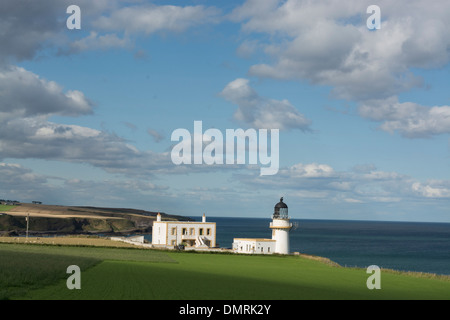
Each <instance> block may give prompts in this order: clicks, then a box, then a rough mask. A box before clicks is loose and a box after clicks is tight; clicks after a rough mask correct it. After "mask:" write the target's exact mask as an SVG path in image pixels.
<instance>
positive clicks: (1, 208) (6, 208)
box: [0, 204, 14, 212]
mask: <svg viewBox="0 0 450 320" xmlns="http://www.w3.org/2000/svg"><path fill="white" fill-rule="evenodd" d="M13 208H14V206H7V205H5V204H0V212H8V211H9V210H11V209H13Z"/></svg>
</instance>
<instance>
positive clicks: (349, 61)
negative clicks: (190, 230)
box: [0, 0, 450, 222]
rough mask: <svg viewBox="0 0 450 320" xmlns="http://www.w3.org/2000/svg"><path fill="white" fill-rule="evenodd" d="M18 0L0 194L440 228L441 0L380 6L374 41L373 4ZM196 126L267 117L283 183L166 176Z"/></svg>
mask: <svg viewBox="0 0 450 320" xmlns="http://www.w3.org/2000/svg"><path fill="white" fill-rule="evenodd" d="M21 2H22V1H4V2H2V4H1V5H0V9H2V10H0V11H1V14H0V21H3V24H4V26H5V27H4V29H3V31H4V32H3V33H2V34H1V35H0V40H1V42H2V43H4V44H5V45H4V46H2V48H0V90H1V91H0V92H2V94H0V125H1V127H0V176H1V177H2V178H1V181H2V183H1V185H0V198H7V199H14V200H15V199H17V200H20V201H24V202H31V201H33V200H40V201H43V202H44V203H47V204H64V205H82V206H84V205H92V206H104V207H131V208H140V209H146V210H152V211H162V212H166V213H173V214H182V215H190V216H198V215H201V214H202V213H203V212H206V213H207V214H208V215H210V216H245V217H268V216H270V214H271V213H272V211H273V206H274V204H275V203H276V202H278V200H279V198H280V197H281V196H284V198H285V202H286V203H287V204H288V205H289V209H290V214H291V215H292V217H294V218H305V219H358V220H393V221H430V222H434V221H438V222H450V212H449V209H448V208H449V204H450V170H449V169H450V137H449V133H450V107H449V106H450V94H449V92H450V91H449V90H448V83H449V81H448V80H449V76H450V75H449V71H450V68H449V61H450V55H449V54H450V53H449V52H448V50H447V49H446V48H448V47H449V46H450V36H449V35H448V32H447V29H446V28H445V26H446V22H447V17H446V15H445V12H448V10H445V9H446V8H445V7H446V6H449V4H447V3H445V2H443V3H439V5H438V4H436V3H433V4H429V3H427V2H426V1H420V0H416V1H396V2H395V3H392V2H391V1H378V3H377V5H378V6H379V7H380V9H381V21H382V24H381V29H380V30H376V31H369V30H368V29H367V27H366V19H367V18H368V16H369V15H368V14H367V13H366V8H367V7H368V6H369V5H371V4H373V3H369V2H368V1H356V0H355V1H344V2H342V1H332V0H326V1H315V2H308V1H302V0H287V1H277V0H258V1H255V0H247V1H244V0H243V1H229V2H226V3H221V2H213V1H173V2H167V1H159V2H158V1H143V0H142V1H141V0H135V1H119V0H111V1H95V2H94V3H92V2H91V1H84V0H78V1H75V0H73V1H56V0H46V1H40V2H39V3H32V4H29V3H28V4H27V5H25V6H24V5H23V4H22V5H21ZM70 4H76V5H78V6H79V7H80V8H81V21H82V25H81V26H82V27H81V30H68V29H67V28H66V19H67V17H68V16H69V15H68V14H66V8H67V6H69V5H70ZM447 9H450V8H447ZM280 108H281V109H280ZM280 110H282V111H280ZM268 119H270V120H271V121H268ZM196 120H201V121H203V129H204V130H206V129H208V128H217V129H219V130H221V131H222V132H225V130H226V129H237V128H244V129H248V128H254V129H264V128H269V129H270V128H272V127H271V126H273V125H274V123H276V125H277V126H278V127H277V128H278V129H279V130H280V170H279V172H278V173H277V174H276V175H274V176H259V169H258V168H254V167H251V166H238V165H228V166H214V167H212V166H208V165H206V164H203V165H181V166H178V167H177V166H175V165H173V163H172V162H171V160H170V151H171V149H172V147H173V146H174V144H175V143H176V142H173V141H171V139H170V138H171V134H172V132H173V131H174V130H175V129H177V128H185V129H187V130H189V131H190V132H193V125H194V121H196Z"/></svg>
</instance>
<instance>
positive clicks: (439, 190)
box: [412, 180, 450, 199]
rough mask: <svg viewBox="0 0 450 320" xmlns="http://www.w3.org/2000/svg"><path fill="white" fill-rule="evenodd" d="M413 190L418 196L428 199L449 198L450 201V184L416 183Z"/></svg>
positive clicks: (435, 182) (441, 182)
mask: <svg viewBox="0 0 450 320" xmlns="http://www.w3.org/2000/svg"><path fill="white" fill-rule="evenodd" d="M412 190H413V191H414V192H416V193H417V194H418V195H421V196H423V197H426V198H448V199H450V182H449V181H437V180H431V181H428V182H427V183H420V182H415V183H413V185H412Z"/></svg>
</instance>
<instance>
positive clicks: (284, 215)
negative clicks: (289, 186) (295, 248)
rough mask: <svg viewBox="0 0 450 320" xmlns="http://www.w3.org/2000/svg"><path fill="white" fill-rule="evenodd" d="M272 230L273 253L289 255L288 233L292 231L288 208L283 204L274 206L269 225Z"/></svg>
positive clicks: (279, 203)
mask: <svg viewBox="0 0 450 320" xmlns="http://www.w3.org/2000/svg"><path fill="white" fill-rule="evenodd" d="M270 228H271V229H272V240H275V253H281V254H288V253H289V231H291V229H292V223H291V222H290V221H289V215H288V206H287V205H286V204H285V203H284V202H283V197H281V199H280V202H278V203H277V204H276V205H275V210H274V212H273V216H272V222H271V223H270Z"/></svg>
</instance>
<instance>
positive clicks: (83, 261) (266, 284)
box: [0, 244, 450, 301]
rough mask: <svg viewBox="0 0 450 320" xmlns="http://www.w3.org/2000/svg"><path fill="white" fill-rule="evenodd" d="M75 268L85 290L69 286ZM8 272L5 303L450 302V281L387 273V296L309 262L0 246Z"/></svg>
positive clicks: (360, 275)
mask: <svg viewBox="0 0 450 320" xmlns="http://www.w3.org/2000/svg"><path fill="white" fill-rule="evenodd" d="M25 256H26V257H27V258H26V257H25ZM71 264H77V265H79V266H80V268H81V270H82V271H81V272H82V273H81V290H68V289H67V287H66V279H67V277H68V275H67V274H65V268H66V267H67V266H68V265H71ZM0 269H1V270H2V275H0V288H3V293H2V294H3V298H14V299H113V300H115V299H127V300H128V299H149V300H166V299H167V300H227V301H229V300H261V299H264V300H303V299H304V300H310V299H318V300H321V299H338V300H347V299H383V300H385V299H396V300H397V299H405V300H406V299H407V300H411V299H450V281H449V280H448V278H445V277H444V278H435V279H429V278H425V277H416V276H410V275H407V274H403V273H391V272H388V271H384V270H382V271H381V289H380V290H369V289H367V287H366V281H367V278H368V276H369V275H368V274H366V270H365V269H358V268H343V267H338V266H336V265H333V264H329V263H324V262H323V261H322V260H320V259H318V260H314V259H309V258H308V257H305V256H276V255H271V256H268V255H259V256H258V255H238V254H217V253H216V254H213V253H192V252H191V253H188V252H162V251H157V250H148V249H126V248H121V249H119V248H98V247H95V248H93V247H63V246H58V247H55V246H42V245H39V246H38V245H18V244H0ZM55 274H56V275H55ZM5 279H6V280H5ZM0 298H1V295H0Z"/></svg>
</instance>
